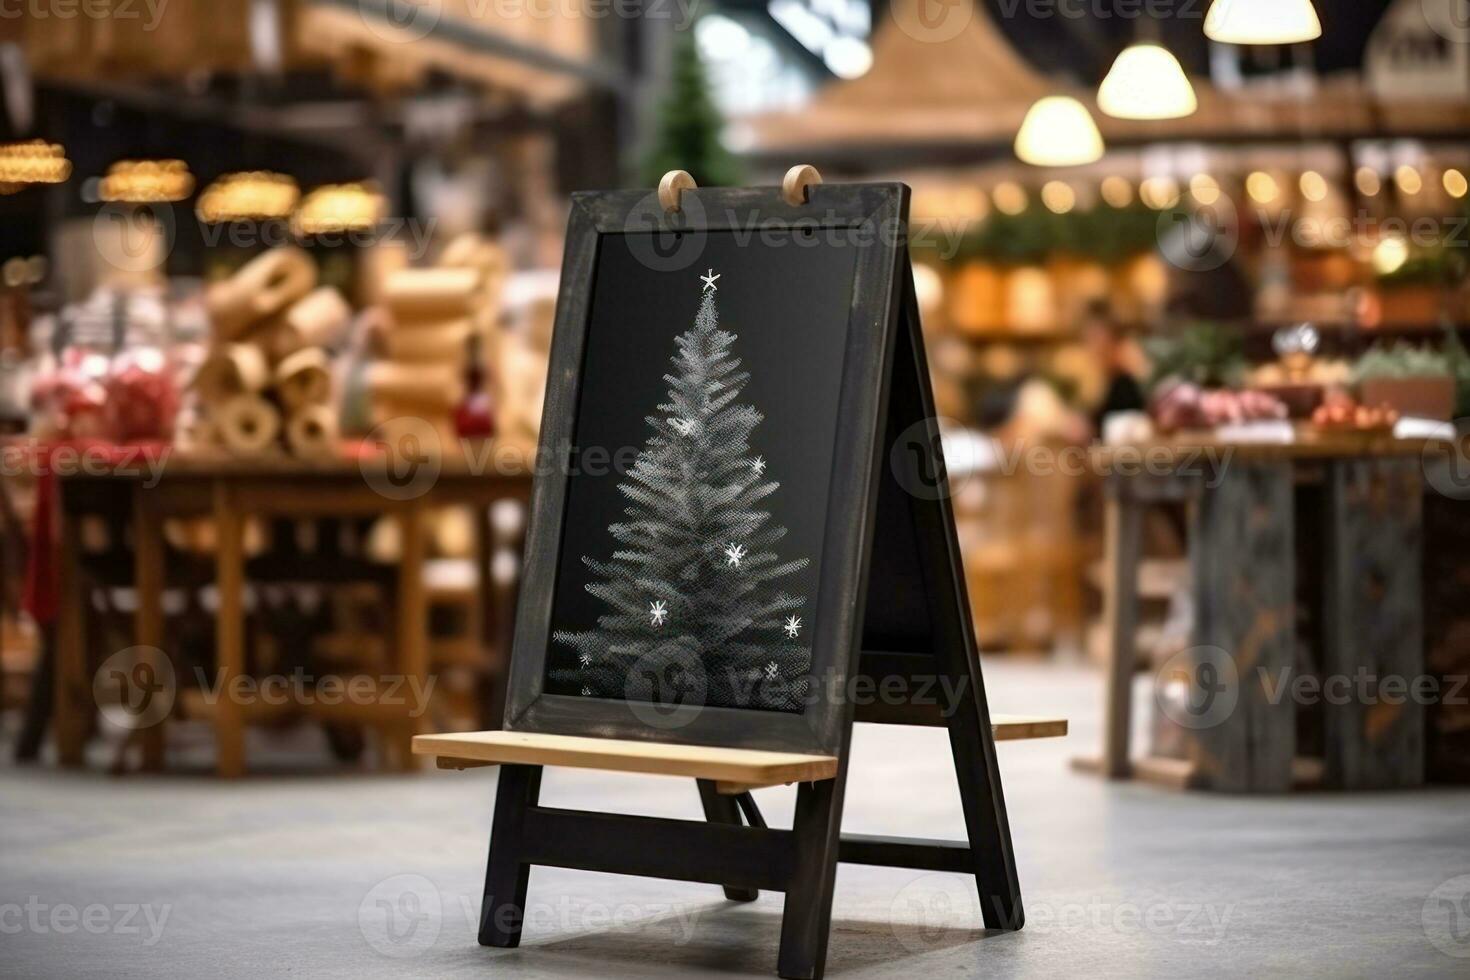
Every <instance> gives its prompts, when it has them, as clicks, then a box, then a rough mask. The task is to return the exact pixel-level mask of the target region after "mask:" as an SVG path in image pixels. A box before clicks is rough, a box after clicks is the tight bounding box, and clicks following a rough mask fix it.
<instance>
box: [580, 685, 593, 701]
mask: <svg viewBox="0 0 1470 980" xmlns="http://www.w3.org/2000/svg"><path fill="white" fill-rule="evenodd" d="M591 696H592V688H590V687H588V686H587V685H586V684H583V685H582V697H584V698H590V697H591Z"/></svg>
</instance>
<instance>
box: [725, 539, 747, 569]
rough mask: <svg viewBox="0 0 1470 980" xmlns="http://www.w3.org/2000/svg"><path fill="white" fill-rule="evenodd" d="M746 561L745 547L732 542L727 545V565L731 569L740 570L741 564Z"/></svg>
mask: <svg viewBox="0 0 1470 980" xmlns="http://www.w3.org/2000/svg"><path fill="white" fill-rule="evenodd" d="M744 560H745V545H743V544H735V543H734V542H731V543H730V544H727V545H725V564H726V565H728V566H729V567H731V568H739V567H740V563H741V562H742V561H744Z"/></svg>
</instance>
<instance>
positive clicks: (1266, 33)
mask: <svg viewBox="0 0 1470 980" xmlns="http://www.w3.org/2000/svg"><path fill="white" fill-rule="evenodd" d="M1205 36H1206V37H1208V38H1209V39H1210V40H1211V41H1219V42H1220V43H1221V44H1300V43H1301V42H1303V41H1314V40H1316V39H1317V38H1319V37H1321V36H1322V22H1321V21H1320V20H1318V19H1317V11H1316V9H1315V8H1314V7H1313V6H1312V0H1215V3H1214V5H1213V6H1211V7H1210V12H1209V13H1208V14H1206V15H1205Z"/></svg>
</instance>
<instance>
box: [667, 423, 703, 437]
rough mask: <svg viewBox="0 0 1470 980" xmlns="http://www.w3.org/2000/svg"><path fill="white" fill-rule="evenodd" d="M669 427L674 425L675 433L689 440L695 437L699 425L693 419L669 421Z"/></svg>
mask: <svg viewBox="0 0 1470 980" xmlns="http://www.w3.org/2000/svg"><path fill="white" fill-rule="evenodd" d="M669 425H672V426H673V427H674V431H675V432H677V433H679V435H681V436H684V437H686V438H687V437H689V436H692V435H694V430H695V429H696V428H698V426H699V423H697V422H695V421H694V420H693V419H669Z"/></svg>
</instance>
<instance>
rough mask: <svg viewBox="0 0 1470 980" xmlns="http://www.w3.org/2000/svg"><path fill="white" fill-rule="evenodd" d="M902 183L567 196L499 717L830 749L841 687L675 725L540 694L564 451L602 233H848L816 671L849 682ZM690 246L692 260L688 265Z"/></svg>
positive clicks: (839, 720) (667, 737)
mask: <svg viewBox="0 0 1470 980" xmlns="http://www.w3.org/2000/svg"><path fill="white" fill-rule="evenodd" d="M908 193H909V192H908V188H907V187H905V186H904V185H902V184H848V185H828V186H817V187H813V188H811V189H810V191H809V199H808V201H807V203H806V204H803V205H797V206H793V205H790V204H787V203H786V202H785V201H784V200H783V199H782V198H781V195H780V192H779V190H778V189H776V188H718V189H710V190H695V191H685V192H683V206H682V207H681V209H680V210H679V211H676V212H667V211H665V210H664V209H663V208H662V206H661V205H660V204H659V201H658V197H657V195H656V194H651V193H647V192H643V191H615V192H607V193H580V194H575V195H573V197H572V213H571V220H570V222H569V225H568V229H567V243H566V254H565V258H564V261H563V265H562V278H561V287H560V292H559V295H558V297H557V312H556V332H555V337H554V340H553V342H552V348H551V364H550V371H549V374H548V382H547V392H546V403H545V408H544V411H543V414H542V419H543V424H542V430H541V437H540V446H539V449H538V456H537V460H538V463H537V465H538V473H537V479H536V484H535V489H534V491H533V494H532V500H531V517H530V524H529V527H528V530H527V538H526V562H525V568H524V572H523V580H522V587H521V593H520V603H519V608H518V610H517V614H516V624H515V637H514V642H513V645H512V650H511V667H510V679H509V685H508V688H509V689H508V694H507V704H506V713H505V727H506V729H508V730H512V731H535V732H545V733H553V734H575V735H592V736H599V737H605V738H623V739H641V740H649V741H652V740H657V741H664V742H678V743H683V744H693V745H724V746H732V747H738V748H753V749H770V750H783V751H796V752H809V753H821V754H828V755H831V754H836V753H837V752H838V751H839V749H841V748H843V747H844V742H845V736H846V729H847V727H848V725H849V718H850V712H849V711H848V710H847V706H846V705H844V704H843V703H842V701H843V700H844V699H842V698H837V699H829V698H827V697H825V696H823V697H817V698H814V699H813V700H812V703H810V704H809V705H808V706H807V707H806V709H805V710H804V711H803V712H802V713H800V714H796V713H779V712H770V711H755V710H741V709H731V708H712V707H701V708H700V709H699V710H698V711H691V712H690V713H689V716H688V718H687V720H684V719H681V721H683V722H684V723H682V724H680V725H679V726H677V727H673V726H671V727H669V728H667V729H660V728H653V727H651V726H649V725H648V724H647V723H646V722H645V721H644V720H642V719H641V718H640V717H639V716H638V715H636V714H635V713H634V711H633V710H632V708H631V707H630V705H629V703H628V702H624V701H617V700H611V699H595V698H585V697H568V696H564V695H556V694H549V693H546V692H545V690H544V685H545V674H546V658H547V651H548V646H549V643H550V640H551V630H552V626H551V614H552V604H553V601H554V590H555V584H556V575H557V563H558V561H559V559H560V554H561V531H562V516H563V513H564V509H565V505H566V494H567V482H568V469H569V467H568V463H569V457H570V452H571V449H572V446H573V444H574V439H575V425H576V414H577V408H578V399H579V396H580V390H581V386H580V380H581V371H582V363H583V353H584V350H585V345H586V337H587V330H588V323H589V318H590V314H591V307H592V291H593V286H594V279H595V272H596V266H597V254H598V247H599V243H600V240H601V238H602V236H604V235H610V234H620V233H646V232H651V231H656V232H665V233H681V234H685V235H699V234H701V233H703V232H718V231H745V232H753V231H754V229H756V228H759V229H761V230H762V231H767V230H775V231H780V232H790V233H793V234H806V233H813V234H814V233H818V232H824V233H830V232H833V231H836V232H845V233H846V234H847V238H848V240H849V242H850V246H845V247H852V248H855V249H858V257H857V262H856V268H855V274H854V277H853V288H852V299H851V304H850V308H849V317H848V332H847V343H846V352H845V356H844V362H843V368H842V386H841V394H840V396H839V399H840V400H839V406H838V420H839V421H838V429H837V436H836V447H835V452H834V456H833V463H832V479H831V481H830V484H829V486H830V489H829V496H828V508H827V511H826V513H827V520H826V527H825V534H824V536H823V542H822V563H821V568H822V582H821V584H820V587H819V591H818V596H817V603H816V607H815V616H814V621H815V629H816V633H815V634H814V635H815V640H814V643H813V647H812V665H811V673H812V674H813V675H814V676H817V677H820V678H822V680H823V684H822V685H820V689H821V690H823V691H832V690H836V691H844V690H846V686H845V685H846V681H847V678H848V676H849V674H850V673H851V671H852V670H854V669H855V664H856V658H857V655H858V652H859V651H858V647H859V644H860V638H861V609H860V608H859V606H858V604H857V603H855V602H854V601H853V597H854V596H861V595H863V594H864V587H865V584H866V583H865V577H864V575H865V570H866V565H867V558H868V552H867V546H868V543H869V541H870V539H871V537H872V534H871V523H872V521H873V510H874V499H873V498H874V494H872V493H871V492H869V493H855V492H853V490H854V488H855V487H863V486H867V487H869V488H871V487H873V486H874V485H875V482H874V481H875V474H876V472H877V466H878V465H880V460H879V458H878V456H879V454H880V453H881V451H882V449H883V447H882V446H881V445H880V443H881V440H882V432H883V422H884V411H885V408H886V396H887V385H886V378H885V375H884V372H885V370H886V369H887V367H888V365H889V362H890V361H891V353H892V348H893V341H894V335H895V327H896V324H897V319H898V317H897V313H898V310H899V308H900V305H901V294H900V289H901V285H902V283H901V281H900V279H899V269H900V259H902V260H903V261H904V262H906V261H907V256H906V254H904V253H905V245H906V243H905V242H904V235H903V227H904V216H905V215H906V214H907V206H908ZM697 258H698V257H697V256H695V257H694V258H693V259H691V261H690V265H691V266H693V265H694V264H695V263H697Z"/></svg>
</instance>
